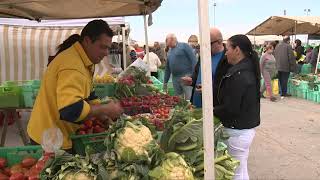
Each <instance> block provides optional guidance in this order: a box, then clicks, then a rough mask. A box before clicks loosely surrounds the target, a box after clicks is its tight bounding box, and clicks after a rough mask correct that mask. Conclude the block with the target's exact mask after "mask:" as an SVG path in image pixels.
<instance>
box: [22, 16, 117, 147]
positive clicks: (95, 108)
mask: <svg viewBox="0 0 320 180" xmlns="http://www.w3.org/2000/svg"><path fill="white" fill-rule="evenodd" d="M112 37H113V31H112V29H110V27H109V25H108V24H107V23H106V22H105V21H103V20H93V21H90V22H89V23H88V24H87V25H86V26H85V27H84V28H83V30H82V32H81V35H73V36H71V38H72V40H70V39H69V40H66V41H64V43H63V44H62V45H60V46H59V47H58V52H60V53H58V54H57V55H56V56H55V58H54V59H53V60H52V61H51V62H50V64H49V66H48V68H47V70H46V72H45V74H44V76H43V78H42V82H41V87H40V90H39V94H38V96H37V98H36V101H35V104H34V107H33V110H32V113H31V117H30V120H29V123H28V128H27V131H28V135H29V137H30V139H31V144H34V145H35V144H41V142H42V135H43V133H44V131H46V130H47V129H50V128H59V129H60V130H61V132H62V134H63V144H62V149H65V150H70V149H71V148H72V142H71V139H70V135H71V134H74V133H75V132H76V130H77V129H78V128H79V127H80V124H81V123H82V121H83V120H85V119H87V118H99V119H101V120H107V117H109V118H111V119H117V118H118V117H119V116H120V114H121V113H122V112H123V110H122V108H121V106H120V103H118V102H116V101H111V102H110V103H108V104H103V105H93V104H91V103H90V101H91V100H94V99H96V96H95V94H94V91H93V86H92V82H93V74H94V66H95V64H98V63H100V62H101V60H102V59H103V58H104V57H105V56H107V55H108V53H109V49H110V48H111V42H112Z"/></svg>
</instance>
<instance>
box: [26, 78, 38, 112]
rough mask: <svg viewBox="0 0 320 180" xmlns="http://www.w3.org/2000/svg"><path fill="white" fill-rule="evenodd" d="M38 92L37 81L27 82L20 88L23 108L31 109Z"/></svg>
mask: <svg viewBox="0 0 320 180" xmlns="http://www.w3.org/2000/svg"><path fill="white" fill-rule="evenodd" d="M39 90H40V81H39V80H31V81H28V82H26V83H25V84H24V85H23V86H22V95H23V99H24V106H25V107H33V104H34V102H35V100H36V98H37V95H38V92H39Z"/></svg>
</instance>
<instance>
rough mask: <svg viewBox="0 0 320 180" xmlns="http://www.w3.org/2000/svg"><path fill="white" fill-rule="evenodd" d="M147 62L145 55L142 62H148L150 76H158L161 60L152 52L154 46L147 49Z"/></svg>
mask: <svg viewBox="0 0 320 180" xmlns="http://www.w3.org/2000/svg"><path fill="white" fill-rule="evenodd" d="M149 50H150V52H149V62H148V60H147V56H144V58H143V62H145V63H146V64H148V63H149V70H150V72H151V76H154V77H156V78H158V67H160V66H161V61H160V59H159V57H158V56H157V55H156V54H155V53H154V48H150V49H149Z"/></svg>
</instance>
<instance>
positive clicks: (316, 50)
mask: <svg viewBox="0 0 320 180" xmlns="http://www.w3.org/2000/svg"><path fill="white" fill-rule="evenodd" d="M319 48H320V45H318V46H317V47H315V48H314V49H313V50H312V55H311V63H310V64H311V65H312V72H315V70H316V68H317V60H318V54H319Z"/></svg>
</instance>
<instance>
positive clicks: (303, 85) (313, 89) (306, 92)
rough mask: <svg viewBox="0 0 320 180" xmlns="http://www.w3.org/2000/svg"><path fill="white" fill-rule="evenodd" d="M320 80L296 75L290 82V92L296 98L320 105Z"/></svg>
mask: <svg viewBox="0 0 320 180" xmlns="http://www.w3.org/2000/svg"><path fill="white" fill-rule="evenodd" d="M319 87H320V80H319V79H318V77H317V76H315V75H312V74H309V75H296V76H294V77H292V78H291V79H290V80H289V83H288V91H289V93H290V94H292V95H293V96H295V97H298V98H303V99H306V100H309V101H313V102H316V103H320V91H319Z"/></svg>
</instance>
